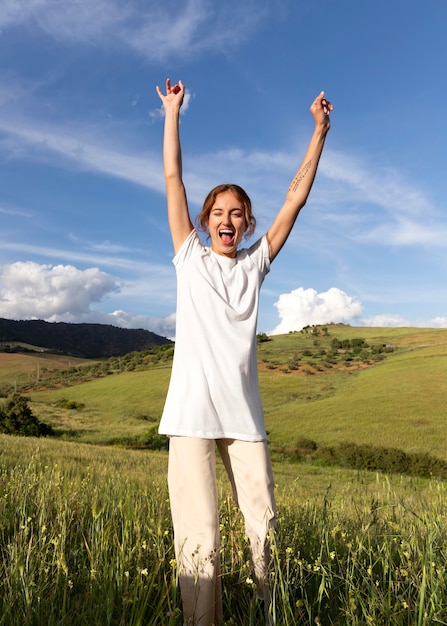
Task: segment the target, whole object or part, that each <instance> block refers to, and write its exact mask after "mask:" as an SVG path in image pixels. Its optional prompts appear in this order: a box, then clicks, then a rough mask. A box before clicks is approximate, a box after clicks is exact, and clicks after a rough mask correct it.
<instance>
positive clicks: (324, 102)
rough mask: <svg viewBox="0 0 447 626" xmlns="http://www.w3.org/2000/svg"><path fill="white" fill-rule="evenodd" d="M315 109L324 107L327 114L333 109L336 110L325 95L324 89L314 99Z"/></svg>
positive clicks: (313, 105)
mask: <svg viewBox="0 0 447 626" xmlns="http://www.w3.org/2000/svg"><path fill="white" fill-rule="evenodd" d="M311 108H313V109H314V110H315V111H317V110H319V109H323V113H324V114H325V115H329V113H330V112H331V111H333V110H334V107H333V105H332V104H331V102H329V100H328V99H327V98H326V97H325V95H324V91H322V92H321V93H320V94H319V95H318V96H317V97H316V98H315V100H314V102H313V104H312V107H311Z"/></svg>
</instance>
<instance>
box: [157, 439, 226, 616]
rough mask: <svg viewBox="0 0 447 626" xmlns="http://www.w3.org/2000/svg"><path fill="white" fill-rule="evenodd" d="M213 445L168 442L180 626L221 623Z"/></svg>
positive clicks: (193, 441) (209, 442)
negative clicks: (179, 599)
mask: <svg viewBox="0 0 447 626" xmlns="http://www.w3.org/2000/svg"><path fill="white" fill-rule="evenodd" d="M215 448H216V445H215V441H214V440H208V439H196V438H194V437H171V438H170V441H169V466H168V485H169V497H170V502H171V512H172V521H173V526H174V544H175V554H176V560H177V566H178V573H179V581H180V591H181V596H182V605H183V613H184V623H185V624H188V626H189V625H194V626H196V625H197V626H211V625H212V624H216V625H217V624H219V623H220V622H221V619H222V594H221V578H220V564H219V549H220V535H219V518H218V501H217V486H216V453H215Z"/></svg>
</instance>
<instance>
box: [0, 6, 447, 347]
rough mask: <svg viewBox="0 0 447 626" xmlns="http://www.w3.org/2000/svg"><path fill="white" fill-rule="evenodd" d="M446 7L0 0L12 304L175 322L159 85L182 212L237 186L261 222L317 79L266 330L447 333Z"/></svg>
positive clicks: (0, 115)
mask: <svg viewBox="0 0 447 626" xmlns="http://www.w3.org/2000/svg"><path fill="white" fill-rule="evenodd" d="M446 24H447V3H446V2H445V0H426V1H425V2H420V1H416V0H410V1H408V2H405V3H402V2H398V1H397V0H376V1H375V2H362V1H361V0H338V1H335V0H320V1H319V2H302V1H301V0H225V2H222V1H218V0H184V1H181V0H163V1H161V0H158V1H153V0H145V1H144V0H129V1H126V2H124V1H123V0H65V1H64V2H60V0H4V1H3V2H2V3H1V6H0V220H1V222H0V223H1V228H0V317H6V318H10V319H31V318H39V319H46V320H50V321H69V322H101V323H110V324H114V325H117V326H124V327H139V328H147V329H148V330H152V331H154V332H157V333H159V334H162V335H165V336H169V337H173V336H174V333H175V272H174V268H173V265H172V245H171V241H170V236H169V231H168V227H167V222H166V217H165V210H166V209H165V197H164V179H163V171H162V160H161V144H162V133H163V116H162V112H161V109H160V101H159V99H158V97H157V94H156V92H155V85H156V84H160V85H161V86H163V85H164V82H165V79H166V77H168V76H169V77H170V78H171V79H172V81H173V82H176V81H177V80H178V79H179V78H181V79H182V80H183V82H184V83H185V85H186V88H187V94H188V95H187V98H186V101H185V105H184V111H183V114H182V122H181V133H182V143H183V157H184V178H185V184H186V187H187V191H188V196H189V201H190V208H191V213H192V214H193V215H194V216H195V215H196V213H197V212H198V211H199V208H200V204H201V202H202V200H203V198H204V196H205V195H206V193H207V192H208V190H209V189H210V188H211V187H213V186H214V185H216V184H218V183H220V182H227V181H231V182H236V183H238V184H241V185H242V186H244V187H245V188H246V190H247V192H248V193H249V195H250V196H251V198H252V200H253V204H254V210H255V214H256V216H257V220H258V227H257V231H256V234H257V235H258V236H260V235H261V234H263V232H265V231H266V229H267V228H268V226H269V225H270V222H271V221H272V219H273V217H274V215H275V213H276V211H277V210H278V209H279V207H280V206H281V204H282V202H283V199H284V195H285V193H286V190H287V187H288V185H289V182H290V180H291V178H292V177H293V175H294V173H295V171H296V169H297V167H298V165H299V164H300V162H301V159H302V157H303V154H304V150H305V147H306V144H307V141H308V139H309V138H310V135H311V132H312V125H313V123H312V118H311V115H310V113H309V106H310V104H311V102H312V100H313V99H314V97H315V96H316V95H317V94H318V93H319V92H320V91H321V90H325V92H326V95H327V97H328V98H329V99H330V100H331V102H333V104H334V106H335V110H334V112H333V114H332V128H331V131H330V134H329V136H328V139H327V142H326V147H325V152H324V155H323V157H322V160H321V163H320V169H319V172H318V175H317V179H316V182H315V185H314V188H313V190H312V193H311V196H310V198H309V201H308V204H307V205H306V207H305V208H304V209H303V211H302V212H301V214H300V216H299V219H298V222H297V224H296V226H295V229H294V231H293V233H292V235H291V237H290V239H289V241H288V242H287V244H286V247H285V248H284V249H283V251H282V252H281V254H280V255H279V257H278V258H277V259H276V260H275V262H274V263H273V265H272V269H271V272H270V274H269V275H268V276H267V278H266V280H265V283H264V287H263V292H262V297H261V305H260V314H259V326H258V330H259V331H260V332H273V333H278V332H289V331H290V330H299V329H300V328H302V327H303V326H305V325H307V324H317V323H329V322H344V323H347V324H351V325H353V326H359V325H360V326H361V325H368V326H426V327H447V289H446V278H445V275H446V267H447V245H446V242H447V212H446V208H445V207H446V196H447V182H446V181H447V174H446V172H447V151H446V147H445V146H446V139H447V132H446V122H445V102H446V100H447V87H446V81H445V72H446V70H445V64H446V52H445V25H446Z"/></svg>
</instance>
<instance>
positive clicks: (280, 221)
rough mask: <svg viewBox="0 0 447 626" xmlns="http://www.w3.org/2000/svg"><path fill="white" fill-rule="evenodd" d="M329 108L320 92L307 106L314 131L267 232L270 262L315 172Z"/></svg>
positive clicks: (304, 201) (295, 214)
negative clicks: (313, 124) (312, 119)
mask: <svg viewBox="0 0 447 626" xmlns="http://www.w3.org/2000/svg"><path fill="white" fill-rule="evenodd" d="M333 108H334V107H333V106H332V104H330V102H329V101H328V100H326V98H325V97H324V92H323V91H322V92H321V93H320V95H319V96H317V97H316V98H315V100H314V101H313V103H312V105H311V107H310V111H311V113H312V116H313V118H314V121H315V130H314V133H313V135H312V138H311V140H310V142H309V145H308V147H307V151H306V154H305V156H304V159H303V161H302V163H301V165H300V167H299V169H298V171H297V173H296V174H295V176H294V178H293V180H292V182H291V184H290V187H289V189H288V191H287V195H286V199H285V202H284V204H283V206H282V207H281V209H280V210H279V212H278V214H277V216H276V218H275V220H274V221H273V224H272V225H271V227H270V228H269V230H268V232H267V241H268V243H269V249H270V260H271V261H273V259H274V258H275V257H276V255H277V254H278V252H279V251H280V250H281V248H282V247H283V245H284V244H285V242H286V240H287V237H288V236H289V234H290V231H291V230H292V228H293V225H294V224H295V221H296V218H297V217H298V214H299V212H300V210H301V209H302V208H303V206H304V205H305V204H306V201H307V198H308V196H309V193H310V190H311V189H312V185H313V182H314V179H315V174H316V173H317V167H318V163H319V160H320V156H321V153H322V152H323V147H324V142H325V139H326V135H327V132H328V130H329V128H330V119H329V114H330V112H331V111H332V110H333Z"/></svg>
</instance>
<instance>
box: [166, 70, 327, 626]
mask: <svg viewBox="0 0 447 626" xmlns="http://www.w3.org/2000/svg"><path fill="white" fill-rule="evenodd" d="M157 93H158V95H159V97H160V99H161V101H162V103H163V107H164V110H165V128H164V143H163V162H164V173H165V179H166V193H167V207H168V220H169V227H170V231H171V235H172V241H173V245H174V252H175V257H174V265H175V267H176V271H177V285H178V287H177V317H176V320H177V321H176V342H175V355H174V363H173V368H172V374H171V381H170V385H169V390H168V394H167V398H166V404H165V408H164V411H163V416H162V419H161V423H160V429H159V430H160V433H162V434H166V435H168V436H169V437H170V443H169V469H168V483H169V494H170V501H171V509H172V519H173V526H174V541H175V552H176V559H177V564H178V571H179V580H180V588H181V595H182V604H183V612H184V620H185V624H197V625H200V626H209V625H211V624H218V623H220V622H221V619H222V600H221V581H220V575H219V572H220V565H219V547H220V543H219V519H218V497H217V487H216V456H215V450H216V448H217V449H218V451H219V453H220V456H221V458H222V460H223V463H224V466H225V468H226V470H227V473H228V476H229V479H230V481H231V485H232V489H233V495H234V497H235V500H236V502H237V503H238V505H239V507H240V509H241V511H242V514H243V516H244V521H245V528H246V533H247V537H248V538H249V541H250V550H251V556H252V562H253V567H254V573H255V579H256V583H257V587H258V595H259V597H260V598H261V599H264V600H266V601H267V602H265V605H266V609H267V610H268V597H269V596H268V587H267V568H268V563H269V542H268V537H269V532H270V530H271V529H272V528H274V527H275V498H274V493H273V490H274V484H273V476H272V470H271V464H270V458H269V453H268V449H267V443H266V433H265V428H264V416H263V411H262V405H261V399H260V393H259V385H258V376H257V360H256V324H257V315H258V302H259V291H260V288H261V285H262V282H263V280H264V277H265V275H266V274H267V273H268V272H269V269H270V263H271V262H272V261H273V259H274V258H275V257H276V255H277V254H278V252H279V251H280V250H281V248H282V246H283V245H284V243H285V241H286V239H287V237H288V235H289V233H290V231H291V229H292V227H293V225H294V223H295V220H296V218H297V216H298V213H299V211H300V209H301V208H302V207H303V206H304V204H305V203H306V200H307V197H308V195H309V192H310V190H311V187H312V184H313V181H314V178H315V174H316V171H317V167H318V162H319V159H320V156H321V153H322V150H323V147H324V142H325V138H326V134H327V132H328V130H329V127H330V120H329V113H330V111H331V110H332V109H333V107H332V105H331V104H330V103H329V102H328V101H327V100H326V99H325V97H324V93H323V92H321V93H320V95H319V96H317V98H316V99H315V100H314V102H313V103H312V105H311V107H310V110H311V113H312V115H313V118H314V121H315V129H314V133H313V135H312V138H311V140H310V143H309V146H308V149H307V151H306V155H305V157H304V160H303V162H302V165H301V167H300V168H299V169H298V171H297V173H296V175H295V177H294V179H293V180H292V183H291V185H290V187H289V190H288V192H287V194H286V198H285V202H284V204H283V206H282V208H281V209H280V211H279V212H278V214H277V216H276V218H275V220H274V221H273V224H272V225H271V227H270V228H269V230H268V232H267V233H266V234H265V235H264V236H262V237H261V238H260V239H258V241H256V243H254V244H253V245H252V246H250V247H249V248H245V249H239V245H240V243H241V241H242V239H243V237H244V236H247V237H248V236H250V235H251V234H252V233H253V231H254V227H255V218H254V216H253V214H252V208H251V202H250V199H249V197H248V196H247V194H246V193H245V191H244V190H243V189H242V188H241V187H239V186H238V185H234V184H224V185H219V186H218V187H216V188H215V189H213V190H212V191H211V192H210V193H209V194H208V196H207V198H206V200H205V203H204V205H203V209H202V211H201V213H200V215H199V216H198V218H197V224H198V226H199V227H200V228H202V229H204V230H205V231H206V232H207V233H208V235H209V238H210V240H211V245H210V246H209V247H207V246H203V245H202V244H201V242H200V240H199V237H198V234H197V231H196V229H195V228H194V226H193V224H192V222H191V218H190V215H189V210H188V202H187V197H186V192H185V187H184V184H183V180H182V157H181V148H180V135H179V118H180V108H181V105H182V102H183V98H184V94H185V87H184V85H183V83H182V82H181V81H179V83H178V85H174V86H172V85H171V82H170V80H169V79H168V80H167V81H166V93H163V92H162V90H161V89H160V88H159V87H157Z"/></svg>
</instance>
